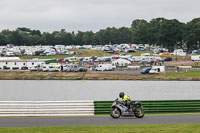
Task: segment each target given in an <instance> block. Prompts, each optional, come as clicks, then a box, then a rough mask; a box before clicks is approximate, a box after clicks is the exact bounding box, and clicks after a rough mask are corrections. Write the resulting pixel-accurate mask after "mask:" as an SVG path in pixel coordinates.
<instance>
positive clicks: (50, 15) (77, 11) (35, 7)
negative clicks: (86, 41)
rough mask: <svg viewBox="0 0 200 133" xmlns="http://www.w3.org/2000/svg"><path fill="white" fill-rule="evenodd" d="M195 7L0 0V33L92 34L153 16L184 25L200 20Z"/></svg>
mask: <svg viewBox="0 0 200 133" xmlns="http://www.w3.org/2000/svg"><path fill="white" fill-rule="evenodd" d="M199 5H200V0H0V31H1V30H3V29H10V30H15V29H16V28H17V27H28V28H31V29H38V30H41V31H43V32H44V31H48V32H52V31H55V30H60V29H66V31H69V32H71V31H78V30H81V31H88V30H92V31H94V32H96V31H98V30H100V29H105V28H106V27H113V26H114V27H122V26H126V27H130V25H131V22H132V21H133V20H134V19H145V20H148V21H149V20H151V19H152V18H156V17H165V18H168V19H174V18H175V19H178V20H179V21H181V22H188V21H191V20H192V19H193V18H197V17H200V7H199Z"/></svg>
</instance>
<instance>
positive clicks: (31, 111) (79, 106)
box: [0, 101, 94, 116]
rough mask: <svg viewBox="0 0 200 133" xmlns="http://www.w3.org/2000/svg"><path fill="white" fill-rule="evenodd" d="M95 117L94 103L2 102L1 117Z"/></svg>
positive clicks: (0, 105)
mask: <svg viewBox="0 0 200 133" xmlns="http://www.w3.org/2000/svg"><path fill="white" fill-rule="evenodd" d="M74 115H94V102H93V101H0V116H74Z"/></svg>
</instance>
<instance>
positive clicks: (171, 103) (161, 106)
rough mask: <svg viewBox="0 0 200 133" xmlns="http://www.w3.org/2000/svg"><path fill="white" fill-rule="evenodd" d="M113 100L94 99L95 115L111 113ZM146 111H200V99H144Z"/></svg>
mask: <svg viewBox="0 0 200 133" xmlns="http://www.w3.org/2000/svg"><path fill="white" fill-rule="evenodd" d="M112 102H113V101H94V107H95V111H94V114H95V115H102V114H109V112H110V109H111V105H112ZM142 104H143V106H144V110H145V113H147V114H148V113H149V114H151V113H193V112H200V100H166V101H142Z"/></svg>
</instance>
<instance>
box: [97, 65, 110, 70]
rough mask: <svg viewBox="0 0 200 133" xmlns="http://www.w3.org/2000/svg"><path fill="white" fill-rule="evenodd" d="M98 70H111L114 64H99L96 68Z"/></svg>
mask: <svg viewBox="0 0 200 133" xmlns="http://www.w3.org/2000/svg"><path fill="white" fill-rule="evenodd" d="M95 70H96V71H109V70H113V66H112V64H99V65H98V66H97V67H96V68H95Z"/></svg>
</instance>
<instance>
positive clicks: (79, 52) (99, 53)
mask: <svg viewBox="0 0 200 133" xmlns="http://www.w3.org/2000/svg"><path fill="white" fill-rule="evenodd" d="M72 51H75V52H76V53H77V54H76V55H49V56H20V58H21V59H32V58H38V59H59V58H67V57H73V56H76V57H91V56H97V57H103V56H111V55H114V54H112V53H107V52H105V51H101V50H90V49H82V50H79V49H73V50H72ZM142 53H151V52H149V51H137V52H134V53H126V54H130V55H133V56H140V55H141V54H142ZM120 54H123V53H122V52H120Z"/></svg>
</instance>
